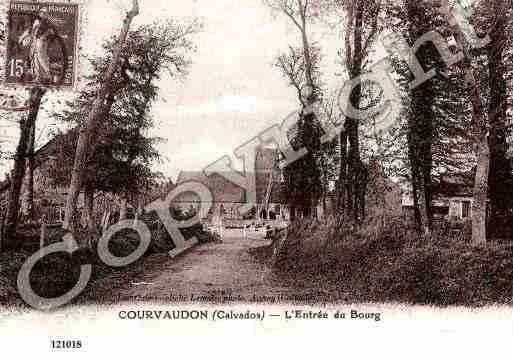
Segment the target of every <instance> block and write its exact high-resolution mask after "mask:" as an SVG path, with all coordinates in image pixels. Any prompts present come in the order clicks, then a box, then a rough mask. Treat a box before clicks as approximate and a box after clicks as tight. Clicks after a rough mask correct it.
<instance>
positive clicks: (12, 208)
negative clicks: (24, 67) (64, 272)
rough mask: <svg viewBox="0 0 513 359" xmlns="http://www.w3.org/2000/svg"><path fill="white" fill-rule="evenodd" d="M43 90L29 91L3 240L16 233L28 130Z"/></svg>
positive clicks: (33, 121) (15, 158) (37, 111)
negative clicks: (26, 112) (27, 110)
mask: <svg viewBox="0 0 513 359" xmlns="http://www.w3.org/2000/svg"><path fill="white" fill-rule="evenodd" d="M44 93H45V90H43V89H41V88H33V89H31V90H30V98H29V113H28V116H27V118H26V119H25V121H23V123H21V125H20V129H21V135H20V140H19V142H18V146H17V148H16V155H15V157H14V174H13V176H12V178H11V188H10V191H9V204H8V207H7V214H6V219H5V227H4V231H5V236H4V237H5V238H8V239H12V238H13V237H14V235H15V233H16V227H17V225H18V219H19V209H20V192H21V187H22V183H23V178H24V176H25V168H26V162H25V158H26V155H27V147H28V144H29V138H30V129H31V128H32V127H34V126H35V123H36V120H37V115H38V113H39V107H40V105H41V99H42V98H43V95H44Z"/></svg>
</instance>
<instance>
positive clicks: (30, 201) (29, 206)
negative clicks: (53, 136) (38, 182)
mask: <svg viewBox="0 0 513 359" xmlns="http://www.w3.org/2000/svg"><path fill="white" fill-rule="evenodd" d="M35 141H36V124H35V123H34V124H33V126H32V128H31V129H30V137H29V143H28V148H27V158H26V162H27V164H26V166H27V169H26V170H27V173H26V175H25V197H24V203H23V212H24V213H23V214H24V216H25V219H26V220H28V221H33V220H34V167H35V158H34V150H35V149H34V147H35Z"/></svg>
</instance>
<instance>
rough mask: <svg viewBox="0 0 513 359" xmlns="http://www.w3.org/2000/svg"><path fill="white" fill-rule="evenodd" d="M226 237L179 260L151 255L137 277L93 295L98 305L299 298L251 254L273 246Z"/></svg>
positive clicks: (122, 277) (101, 286)
mask: <svg viewBox="0 0 513 359" xmlns="http://www.w3.org/2000/svg"><path fill="white" fill-rule="evenodd" d="M224 235H225V237H224V239H223V243H209V244H205V245H200V246H197V247H195V248H193V249H191V250H190V251H189V252H187V253H184V254H183V255H181V256H179V257H178V258H175V259H172V258H170V257H169V256H157V257H153V258H152V257H150V258H148V259H147V260H145V261H144V263H142V264H141V265H140V266H139V267H137V268H134V269H133V270H132V272H131V273H130V272H128V273H126V272H124V273H120V274H117V276H118V277H117V278H116V277H115V276H114V277H113V276H110V277H109V278H105V279H104V280H102V281H101V282H100V283H98V284H95V286H96V288H93V289H92V293H91V291H90V293H89V296H90V297H91V294H93V296H92V299H94V301H97V302H102V301H104V300H105V301H109V302H110V301H111V300H113V301H117V300H116V299H115V298H119V299H120V301H126V300H127V299H128V298H135V297H137V298H138V299H136V301H144V299H143V298H155V299H156V300H157V301H161V300H164V301H175V302H191V301H192V302H198V301H204V302H232V301H234V302H245V301H255V298H258V299H256V301H258V302H261V301H262V298H265V297H274V298H276V297H279V296H281V297H283V296H289V295H294V294H297V289H294V288H292V287H291V286H290V285H286V284H284V283H283V281H281V280H279V279H278V278H276V276H274V275H273V273H272V272H271V270H270V268H269V266H268V265H266V264H265V263H263V262H262V261H260V260H258V259H257V258H256V257H255V256H254V255H252V254H251V253H250V252H251V251H254V250H255V249H256V248H259V247H262V246H265V245H266V244H269V243H270V242H268V241H266V240H264V239H262V236H261V235H260V236H257V235H255V234H251V235H250V236H249V238H246V239H244V238H242V232H241V231H238V230H232V231H226V232H225V234H224ZM127 277H130V278H129V280H128V281H127ZM127 282H128V283H127ZM109 299H110V300H109ZM264 301H265V300H264Z"/></svg>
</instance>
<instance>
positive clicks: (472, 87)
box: [441, 0, 490, 244]
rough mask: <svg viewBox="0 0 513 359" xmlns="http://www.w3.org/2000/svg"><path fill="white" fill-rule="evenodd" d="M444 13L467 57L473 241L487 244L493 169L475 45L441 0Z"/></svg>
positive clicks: (464, 58)
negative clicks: (474, 162) (474, 161)
mask: <svg viewBox="0 0 513 359" xmlns="http://www.w3.org/2000/svg"><path fill="white" fill-rule="evenodd" d="M442 3H443V4H442V7H441V10H442V12H443V13H444V14H445V15H446V16H447V18H448V22H449V23H450V24H451V29H452V32H453V36H454V38H455V40H456V43H457V44H458V47H459V50H461V51H462V53H463V55H464V57H463V61H462V62H461V69H462V71H463V73H464V74H465V86H466V89H467V91H468V94H469V100H470V103H471V105H472V135H473V136H474V140H475V145H476V154H477V165H476V174H475V180H474V198H473V205H472V242H473V243H474V244H483V243H486V239H487V236H486V210H487V200H488V175H489V170H490V147H489V143H488V123H487V118H486V109H485V107H484V103H483V98H482V93H481V91H480V86H479V82H478V78H479V74H476V73H475V69H474V66H473V64H474V63H475V62H476V55H475V52H474V51H473V46H472V44H471V43H470V42H469V41H468V39H467V37H466V34H465V32H464V30H463V29H462V27H461V26H460V23H459V22H458V21H454V12H453V11H454V9H453V8H452V7H451V5H450V3H449V1H447V0H446V1H442Z"/></svg>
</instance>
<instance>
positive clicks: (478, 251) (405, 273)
mask: <svg viewBox="0 0 513 359" xmlns="http://www.w3.org/2000/svg"><path fill="white" fill-rule="evenodd" d="M468 235H469V234H468V233H466V232H463V233H462V232H460V233H452V232H451V231H450V230H449V229H448V228H441V229H440V230H439V231H438V232H437V233H435V234H434V235H433V236H432V238H430V239H425V238H422V237H419V236H418V235H417V234H416V232H415V231H413V230H412V229H411V228H408V227H407V226H406V225H405V224H404V222H403V221H402V219H401V218H395V219H389V220H388V221H387V223H383V221H373V222H372V221H371V222H369V223H366V224H364V225H363V226H362V227H361V228H360V229H358V230H355V229H354V228H352V227H351V226H350V225H346V224H337V223H336V222H335V221H328V222H319V221H315V220H313V221H308V222H304V223H295V224H293V225H292V227H291V228H290V230H289V232H288V236H287V238H286V240H285V241H284V244H283V246H282V248H281V250H280V252H279V253H278V255H277V257H276V258H275V261H274V263H273V268H274V271H275V273H276V274H277V275H278V276H280V277H281V278H283V279H284V280H285V279H286V280H287V281H290V282H295V283H296V284H295V285H297V286H298V287H305V286H316V287H319V288H324V289H325V290H326V291H331V292H335V295H336V296H337V297H342V298H345V300H346V301H347V302H353V303H368V302H370V303H384V302H388V303H390V302H394V303H403V304H409V305H414V304H420V305H435V306H442V307H443V306H458V305H464V306H473V307H476V306H485V305H511V304H512V302H513V243H489V244H487V245H485V246H472V245H470V244H469V236H468Z"/></svg>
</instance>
